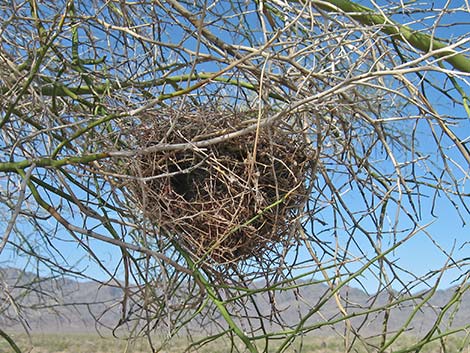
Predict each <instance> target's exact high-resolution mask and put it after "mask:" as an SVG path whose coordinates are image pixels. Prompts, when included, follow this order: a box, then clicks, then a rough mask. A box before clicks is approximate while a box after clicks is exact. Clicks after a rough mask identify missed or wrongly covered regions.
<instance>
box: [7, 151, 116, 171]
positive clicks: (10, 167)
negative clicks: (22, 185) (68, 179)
mask: <svg viewBox="0 0 470 353" xmlns="http://www.w3.org/2000/svg"><path fill="white" fill-rule="evenodd" d="M108 157H109V155H108V153H105V152H103V153H94V154H87V155H84V156H75V157H65V158H62V159H53V158H49V157H43V158H37V159H25V160H22V161H19V162H4V163H0V172H18V170H24V169H26V168H28V167H30V166H32V165H35V166H36V167H51V168H60V167H63V166H65V165H69V164H87V163H90V162H94V161H97V160H99V159H104V158H108Z"/></svg>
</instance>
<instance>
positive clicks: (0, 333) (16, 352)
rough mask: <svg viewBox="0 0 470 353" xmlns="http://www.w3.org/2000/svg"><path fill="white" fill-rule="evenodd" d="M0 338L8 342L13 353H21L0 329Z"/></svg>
mask: <svg viewBox="0 0 470 353" xmlns="http://www.w3.org/2000/svg"><path fill="white" fill-rule="evenodd" d="M0 336H2V337H3V338H4V339H5V340H6V341H7V342H8V344H9V345H10V347H11V348H12V349H13V351H15V353H21V349H20V348H19V347H18V346H17V345H16V343H15V341H13V339H12V338H11V337H10V336H8V334H7V333H6V332H5V331H3V330H2V329H0Z"/></svg>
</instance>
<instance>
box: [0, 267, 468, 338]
mask: <svg viewBox="0 0 470 353" xmlns="http://www.w3.org/2000/svg"><path fill="white" fill-rule="evenodd" d="M299 284H300V285H301V286H299V287H298V288H296V289H289V288H285V287H284V288H283V287H280V288H278V290H276V291H275V292H271V293H270V294H269V295H268V294H267V293H261V294H256V295H253V296H252V297H251V298H250V300H247V301H246V303H245V304H244V305H233V306H228V309H229V310H230V312H231V313H232V314H233V315H234V317H237V316H238V317H239V319H238V320H237V321H238V322H239V323H240V325H241V326H242V327H246V328H247V330H253V328H254V329H258V328H261V327H263V328H264V329H265V330H267V331H270V330H279V329H280V328H281V327H282V328H284V329H288V328H295V327H296V326H297V325H298V324H299V322H301V321H302V320H304V319H305V318H306V317H308V318H307V319H306V320H305V322H303V326H304V327H310V328H311V329H312V330H321V331H322V332H324V333H326V334H327V333H331V332H332V330H335V329H337V330H342V329H344V320H341V318H342V317H343V316H344V312H347V314H348V315H350V320H349V322H350V324H351V326H352V327H353V328H354V329H355V330H356V331H360V332H361V333H362V334H363V335H374V334H378V333H380V332H381V329H382V326H383V319H384V315H385V312H384V310H383V309H380V310H378V308H382V307H383V306H385V305H387V304H388V305H389V307H390V312H389V313H387V314H388V315H389V318H388V331H394V330H397V329H399V328H401V327H402V325H403V324H404V323H405V322H406V321H407V320H410V318H411V320H410V324H409V325H408V326H407V329H408V330H410V331H412V332H420V333H421V334H423V333H426V332H427V331H428V330H430V329H431V327H432V325H433V323H434V322H435V321H436V319H437V318H438V316H439V315H440V313H441V308H444V307H446V306H449V302H450V301H451V299H452V298H453V297H454V293H455V291H456V288H450V289H447V290H438V291H436V292H435V293H434V295H432V296H431V297H430V298H428V294H429V293H426V292H422V293H418V294H417V295H414V296H413V297H410V296H403V295H399V294H398V293H395V292H392V293H385V292H384V293H380V294H378V295H376V296H375V297H370V296H369V295H367V293H365V292H364V291H362V290H360V289H357V288H352V287H345V288H342V289H341V291H340V292H339V294H340V298H341V299H340V303H341V305H340V306H339V305H338V302H337V298H335V297H334V296H333V295H332V294H331V291H330V289H329V288H328V287H327V286H326V285H324V284H311V283H307V282H300V283H299ZM260 287H262V285H261V283H259V282H258V283H256V285H255V286H253V288H250V289H253V290H256V289H257V288H260ZM181 291H184V290H183V289H181ZM183 294H184V293H182V297H184V295H183ZM174 296H175V297H176V296H178V295H176V294H174ZM123 298H124V296H123V291H122V289H121V288H119V286H114V287H113V286H112V285H107V286H104V285H102V284H98V283H94V282H79V281H75V280H73V279H67V278H62V277H58V278H47V279H45V278H41V277H38V276H36V275H34V274H32V273H25V272H22V271H20V270H17V269H13V268H5V269H0V327H7V328H10V329H15V330H16V329H21V327H22V323H23V325H28V326H29V327H30V328H31V330H33V331H42V332H57V331H63V332H70V331H74V332H84V331H94V330H96V329H97V328H100V329H103V328H106V327H108V328H113V327H115V326H116V325H117V324H118V323H119V322H120V320H121V316H122V313H121V309H122V305H121V302H122V300H123ZM139 307H142V305H141V303H138V302H137V303H135V302H134V303H133V304H132V305H127V309H128V310H127V314H129V315H130V316H131V317H132V315H134V316H138V315H140V313H141V312H140V311H139V310H137V309H139ZM340 307H341V309H340ZM171 308H174V306H171V305H169V307H168V309H169V310H171ZM175 310H176V309H175ZM196 310H198V308H197V307H194V308H189V309H188V310H186V311H185V313H186V314H184V315H181V311H179V312H178V311H177V310H176V311H175V313H174V314H171V313H167V311H166V309H165V310H164V311H162V312H165V315H166V314H168V317H170V318H171V317H173V319H174V320H175V321H174V322H173V324H172V325H177V324H178V323H181V322H182V321H183V320H185V319H188V318H189V316H190V314H192V313H193V312H195V311H196ZM216 312H217V311H216V310H213V308H211V307H210V306H209V307H207V308H206V310H205V311H203V312H201V314H200V315H199V316H198V317H197V318H195V319H193V320H192V321H191V322H190V323H189V324H188V325H187V327H188V328H189V329H191V330H199V329H201V328H204V330H209V329H211V328H213V329H217V327H224V326H225V323H224V320H222V318H220V317H216V316H214V315H215V314H214V313H216ZM132 313H134V314H132ZM178 313H179V314H180V316H178ZM366 313H368V314H367V315H366ZM126 317H127V316H126ZM247 317H250V318H251V320H247V319H246V318H247ZM260 318H261V319H260ZM449 318H451V321H449ZM469 318H470V291H467V292H465V293H464V294H463V297H462V300H461V301H460V302H458V303H455V305H453V306H450V309H449V310H447V312H446V314H445V315H444V316H443V318H442V320H441V325H440V327H441V328H443V329H445V327H446V325H447V324H448V323H449V322H451V326H452V327H460V326H463V325H466V324H468V321H469ZM153 320H154V321H155V322H157V321H161V325H167V326H168V325H169V324H168V323H167V322H166V319H165V320H157V318H153ZM334 321H338V323H337V324H335V325H326V323H327V322H334ZM97 322H99V324H97ZM253 325H255V326H253Z"/></svg>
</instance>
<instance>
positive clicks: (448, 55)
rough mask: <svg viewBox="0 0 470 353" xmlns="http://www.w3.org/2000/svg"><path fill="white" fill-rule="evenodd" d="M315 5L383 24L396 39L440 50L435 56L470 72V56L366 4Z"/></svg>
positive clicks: (335, 0)
mask: <svg viewBox="0 0 470 353" xmlns="http://www.w3.org/2000/svg"><path fill="white" fill-rule="evenodd" d="M315 6H317V7H318V8H321V9H322V10H325V11H336V10H337V9H340V10H342V11H344V12H345V14H346V15H348V16H349V17H351V18H353V19H355V20H356V21H358V22H360V23H362V24H364V25H370V26H381V28H380V30H381V31H382V32H384V33H386V34H389V35H391V36H392V37H393V38H394V39H397V40H400V41H402V42H406V43H409V44H410V45H412V46H413V47H414V48H415V49H418V50H421V51H423V52H425V53H429V52H431V51H436V50H439V51H438V52H436V53H432V55H433V56H434V57H435V58H437V59H443V60H445V61H447V62H448V63H449V64H450V65H452V67H454V69H456V70H459V71H462V72H470V57H468V56H465V55H464V54H461V53H459V52H457V51H454V50H451V49H446V48H448V44H446V43H442V42H441V41H438V40H436V39H434V38H433V36H431V35H428V34H424V33H421V32H418V31H415V30H413V29H411V28H410V27H408V26H404V25H401V24H399V23H396V22H394V21H392V20H390V19H389V18H387V17H386V16H384V15H381V14H378V13H376V12H375V11H374V10H372V9H370V8H368V7H366V6H362V5H359V4H356V3H355V2H352V1H349V0H325V1H322V2H321V3H320V2H315ZM440 49H441V50H440Z"/></svg>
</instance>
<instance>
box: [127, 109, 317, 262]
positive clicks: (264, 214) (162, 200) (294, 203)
mask: <svg viewBox="0 0 470 353" xmlns="http://www.w3.org/2000/svg"><path fill="white" fill-rule="evenodd" d="M253 117H255V118H256V115H255V116H253V114H252V113H251V114H250V113H238V114H233V113H229V112H217V111H213V110H207V109H198V110H193V111H183V112H182V111H181V110H179V111H174V110H170V109H168V110H165V111H160V112H152V113H147V115H146V117H145V118H141V121H140V124H139V125H138V126H137V127H134V128H133V129H129V130H128V134H129V139H130V141H133V143H135V144H137V146H138V147H139V148H147V147H150V146H154V145H157V144H159V143H169V144H176V143H188V142H196V141H203V140H206V139H208V138H213V137H217V136H222V135H224V134H227V133H229V132H234V131H238V130H240V129H241V128H243V127H245V126H247V124H253V122H256V119H255V120H253ZM307 146H308V145H307V143H306V142H304V140H303V137H302V135H301V134H299V133H293V132H292V128H291V127H289V126H287V125H286V126H284V127H280V126H271V127H269V128H267V127H266V128H261V129H260V130H259V132H258V134H257V133H256V131H253V132H250V133H248V134H245V135H243V136H240V137H237V138H233V139H229V140H223V141H222V142H220V143H217V144H213V145H210V146H208V147H205V148H201V149H186V150H177V151H165V152H154V153H149V154H142V155H138V156H137V157H136V158H134V159H132V160H131V161H128V162H127V163H128V170H129V172H130V173H131V175H133V176H137V177H139V178H137V179H132V180H131V181H130V182H129V183H128V184H127V189H128V190H129V191H130V194H131V195H132V198H133V199H134V202H135V203H136V204H137V205H138V208H139V209H140V211H141V212H143V213H144V216H145V218H146V219H147V220H149V221H150V222H152V223H153V224H156V225H158V227H159V228H160V229H161V230H162V231H163V232H162V234H166V236H171V237H173V239H175V240H176V241H178V243H179V244H180V245H182V246H183V247H184V248H185V249H186V250H187V251H188V252H189V253H191V254H192V256H193V257H194V258H195V259H200V260H202V262H203V263H205V264H217V265H220V264H228V263H234V262H235V263H236V262H238V261H240V260H243V259H246V258H249V257H252V256H261V255H262V254H263V253H264V252H266V251H267V250H268V249H269V248H270V247H271V246H275V245H276V244H277V243H279V242H280V241H282V240H284V239H285V238H286V237H287V234H288V230H289V227H290V226H291V223H292V221H293V220H294V218H296V217H297V216H298V213H299V212H300V211H301V210H302V208H303V207H304V202H305V201H304V200H305V199H306V195H305V194H306V186H305V185H306V180H307V177H308V172H309V165H310V164H311V162H310V158H309V154H308V150H307ZM255 147H256V151H255Z"/></svg>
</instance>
